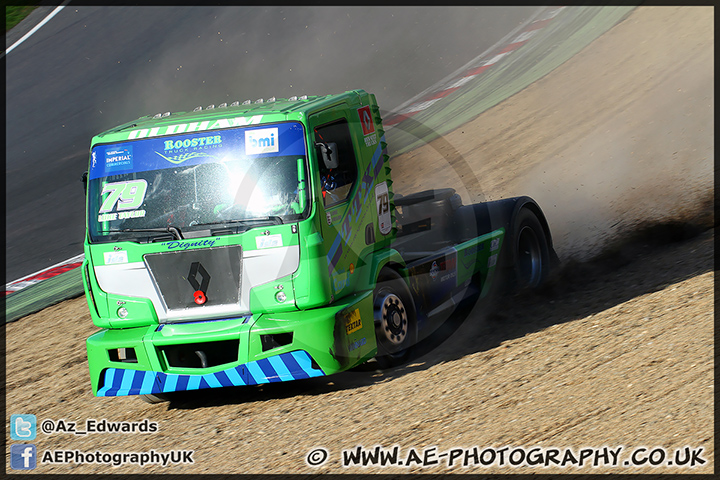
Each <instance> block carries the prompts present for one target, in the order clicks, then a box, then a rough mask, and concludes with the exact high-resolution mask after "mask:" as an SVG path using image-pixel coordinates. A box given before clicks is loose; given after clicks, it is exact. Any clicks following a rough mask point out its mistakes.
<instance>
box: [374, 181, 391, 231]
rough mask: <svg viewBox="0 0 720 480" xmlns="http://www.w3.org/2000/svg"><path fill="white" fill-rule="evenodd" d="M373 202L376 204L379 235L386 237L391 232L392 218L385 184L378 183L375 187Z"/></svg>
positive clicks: (388, 193)
mask: <svg viewBox="0 0 720 480" xmlns="http://www.w3.org/2000/svg"><path fill="white" fill-rule="evenodd" d="M375 202H376V203H377V212H378V227H379V228H380V233H382V234H383V235H387V234H388V233H390V231H391V230H392V216H391V214H390V191H389V190H388V187H387V183H386V182H381V183H378V184H377V185H376V186H375Z"/></svg>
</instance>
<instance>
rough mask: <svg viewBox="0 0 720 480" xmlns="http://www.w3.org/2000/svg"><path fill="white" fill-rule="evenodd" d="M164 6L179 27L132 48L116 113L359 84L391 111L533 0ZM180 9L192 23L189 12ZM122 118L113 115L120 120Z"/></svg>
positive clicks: (520, 16) (525, 12)
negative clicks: (521, 2) (132, 61)
mask: <svg viewBox="0 0 720 480" xmlns="http://www.w3.org/2000/svg"><path fill="white" fill-rule="evenodd" d="M178 10H179V11H178V12H176V13H174V14H173V17H174V18H175V17H176V18H177V21H178V22H180V23H181V24H182V26H183V27H185V26H186V24H187V26H186V35H184V36H182V37H181V38H179V37H178V36H177V35H173V37H172V38H171V39H166V40H164V41H162V42H161V43H160V44H158V45H155V46H153V47H151V48H149V49H147V50H146V51H145V52H143V53H141V54H140V56H139V58H138V59H137V64H138V65H143V68H136V69H135V70H134V71H132V72H129V73H130V76H129V77H128V78H127V81H126V82H124V85H123V88H122V89H123V90H124V93H121V95H119V98H125V99H129V101H127V102H119V103H118V105H116V108H117V115H114V116H115V117H117V119H118V121H124V120H130V119H132V118H137V117H138V116H140V115H145V114H149V113H156V112H160V111H187V110H190V109H192V108H194V107H195V106H197V105H201V106H203V107H205V106H207V105H208V104H215V105H218V104H220V103H222V102H232V101H234V100H240V101H243V100H246V99H250V100H253V101H254V100H256V99H258V98H268V97H271V96H275V97H277V98H287V97H290V96H293V95H303V94H308V95H326V94H331V93H340V92H343V91H346V90H350V89H355V88H362V89H365V90H367V91H369V92H371V93H375V94H376V96H377V99H378V103H379V104H380V106H381V108H382V109H383V110H390V109H392V108H393V107H395V106H397V105H399V104H400V103H402V102H404V101H406V100H407V99H409V98H410V97H412V96H413V95H416V94H417V93H419V92H421V91H423V90H424V89H426V88H427V87H429V86H430V85H431V84H433V83H434V82H437V81H438V80H440V79H442V78H444V77H445V76H447V75H448V74H449V73H451V72H452V71H453V70H455V69H457V68H460V67H461V66H462V65H464V64H465V63H467V62H468V61H469V60H471V59H472V58H474V57H475V56H477V55H479V54H481V53H482V52H483V51H484V50H485V49H487V48H488V47H490V46H491V45H493V44H494V43H495V42H497V41H498V40H499V39H500V38H502V37H503V36H504V35H506V34H507V33H508V32H510V31H511V30H512V29H514V28H515V27H517V26H518V25H520V24H521V23H522V22H523V21H524V20H526V19H527V18H528V17H529V16H530V15H531V14H532V13H533V12H534V11H535V10H536V8H534V7H502V8H500V7H454V8H446V7H415V8H405V7H273V8H257V7H231V8H222V9H220V8H197V7H196V8H186V9H178ZM188 16H190V17H192V18H193V19H195V20H193V21H190V20H188ZM121 119H122V120H121Z"/></svg>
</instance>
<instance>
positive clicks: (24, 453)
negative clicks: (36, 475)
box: [10, 444, 37, 470]
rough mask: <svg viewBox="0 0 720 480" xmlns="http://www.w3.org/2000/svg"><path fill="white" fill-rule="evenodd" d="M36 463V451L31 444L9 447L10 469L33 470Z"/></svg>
mask: <svg viewBox="0 0 720 480" xmlns="http://www.w3.org/2000/svg"><path fill="white" fill-rule="evenodd" d="M36 463H37V450H36V449H35V445H33V444H19V445H10V468H12V469H13V470H33V469H34V468H35V466H36Z"/></svg>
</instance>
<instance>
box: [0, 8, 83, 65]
mask: <svg viewBox="0 0 720 480" xmlns="http://www.w3.org/2000/svg"><path fill="white" fill-rule="evenodd" d="M68 3H70V0H65V1H64V2H63V3H62V4H61V5H60V6H58V7H56V8H55V10H53V11H52V12H50V15H48V16H47V17H45V18H44V19H43V20H42V22H40V23H38V24H37V25H35V28H33V29H32V30H30V31H29V32H28V33H26V34H25V35H24V36H23V37H22V38H21V39H20V40H18V41H17V42H15V43H13V44H12V46H10V48H8V49H7V50H5V53H4V54H3V55H7V54H8V53H10V52H12V51H13V49H14V48H15V47H17V46H18V45H20V44H21V43H23V42H24V41H25V40H27V39H28V38H30V36H31V35H32V34H33V33H35V32H37V31H38V30H40V27H42V26H43V25H45V24H46V23H47V22H49V21H50V19H51V18H53V17H54V16H55V15H57V14H58V13H60V10H62V9H63V8H65V5H67V4H68ZM0 57H2V55H0Z"/></svg>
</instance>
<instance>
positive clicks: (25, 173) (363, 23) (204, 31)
mask: <svg viewBox="0 0 720 480" xmlns="http://www.w3.org/2000/svg"><path fill="white" fill-rule="evenodd" d="M50 11H51V9H50V8H48V11H47V13H49V12H50ZM535 11H536V8H535V7H512V8H500V7H477V8H475V7H473V8H469V7H468V8H465V7H463V8H444V7H423V8H395V7H392V8H390V7H372V8H371V7H348V8H345V7H342V8H341V7H312V8H304V7H272V8H260V7H173V8H168V7H143V8H137V7H73V5H72V3H71V4H70V5H68V6H66V7H65V8H64V9H63V10H62V11H61V12H60V13H58V14H57V15H56V16H55V17H54V18H53V19H52V20H51V21H49V22H48V23H47V24H46V25H44V26H43V27H42V28H41V29H39V30H38V31H37V32H36V33H35V34H33V35H32V36H31V37H30V38H28V39H27V40H26V41H24V42H23V43H22V44H20V45H18V46H17V47H16V48H15V49H14V50H13V51H11V52H10V53H9V54H8V55H6V56H5V57H4V61H5V64H6V232H7V233H6V269H5V274H6V280H13V279H15V278H19V277H22V276H24V275H28V274H31V273H33V272H35V271H38V270H40V269H42V268H44V267H47V266H48V265H52V264H55V263H58V262H60V261H63V260H65V259H67V258H70V257H73V256H75V255H77V254H79V253H81V252H82V243H83V233H84V222H83V217H84V207H83V193H82V192H83V191H82V184H81V182H80V176H81V174H82V172H84V171H85V170H86V169H87V165H86V163H87V155H88V148H89V143H90V138H91V137H92V135H94V134H95V133H98V132H101V131H103V130H105V129H107V128H110V127H112V126H114V125H117V124H119V123H122V122H125V121H128V120H131V119H134V118H137V117H140V116H143V115H147V114H154V113H157V112H164V111H185V110H189V109H192V108H194V107H195V106H197V105H206V104H211V103H214V104H218V103H221V102H223V101H233V100H236V99H239V100H244V99H246V98H252V99H255V98H260V97H270V96H277V97H288V96H291V95H299V94H310V95H313V94H327V93H338V92H342V91H345V90H348V89H352V88H364V89H365V90H368V91H370V92H373V93H375V94H376V95H377V98H378V101H379V103H380V105H381V106H382V108H383V109H386V110H390V109H392V108H394V107H396V106H398V105H400V104H401V103H403V102H405V101H407V100H408V99H409V98H411V97H413V96H415V95H417V94H418V93H420V92H422V91H423V90H425V89H426V88H428V86H429V85H432V84H433V83H435V82H437V81H439V80H441V79H442V78H444V77H445V76H446V75H447V74H448V73H449V72H452V71H454V70H456V69H458V68H460V67H461V66H462V65H464V64H465V63H466V62H467V61H468V60H470V59H472V58H474V57H475V56H477V55H479V54H480V53H482V52H483V51H484V50H485V49H487V48H488V47H490V46H491V45H493V44H494V43H495V42H497V41H498V40H499V39H500V38H502V37H503V36H504V35H505V34H507V33H508V32H509V31H511V30H513V29H514V28H515V27H517V26H518V25H520V24H521V23H522V22H523V21H525V20H526V19H527V18H528V17H530V16H531V15H532V14H533V12H535ZM41 13H42V12H37V13H35V14H34V15H33V16H31V17H28V19H26V21H25V22H23V23H21V24H20V25H19V26H18V27H16V29H17V30H14V31H12V32H11V34H9V35H8V36H7V38H6V47H9V46H10V45H11V44H12V43H14V42H15V41H16V40H17V39H18V38H19V37H20V36H22V35H23V34H24V33H25V32H23V29H24V30H25V31H28V30H30V29H31V28H32V27H33V26H34V25H35V24H36V22H38V21H40V20H41V19H42V17H40V14H41ZM47 13H45V14H47ZM33 22H35V23H33Z"/></svg>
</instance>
